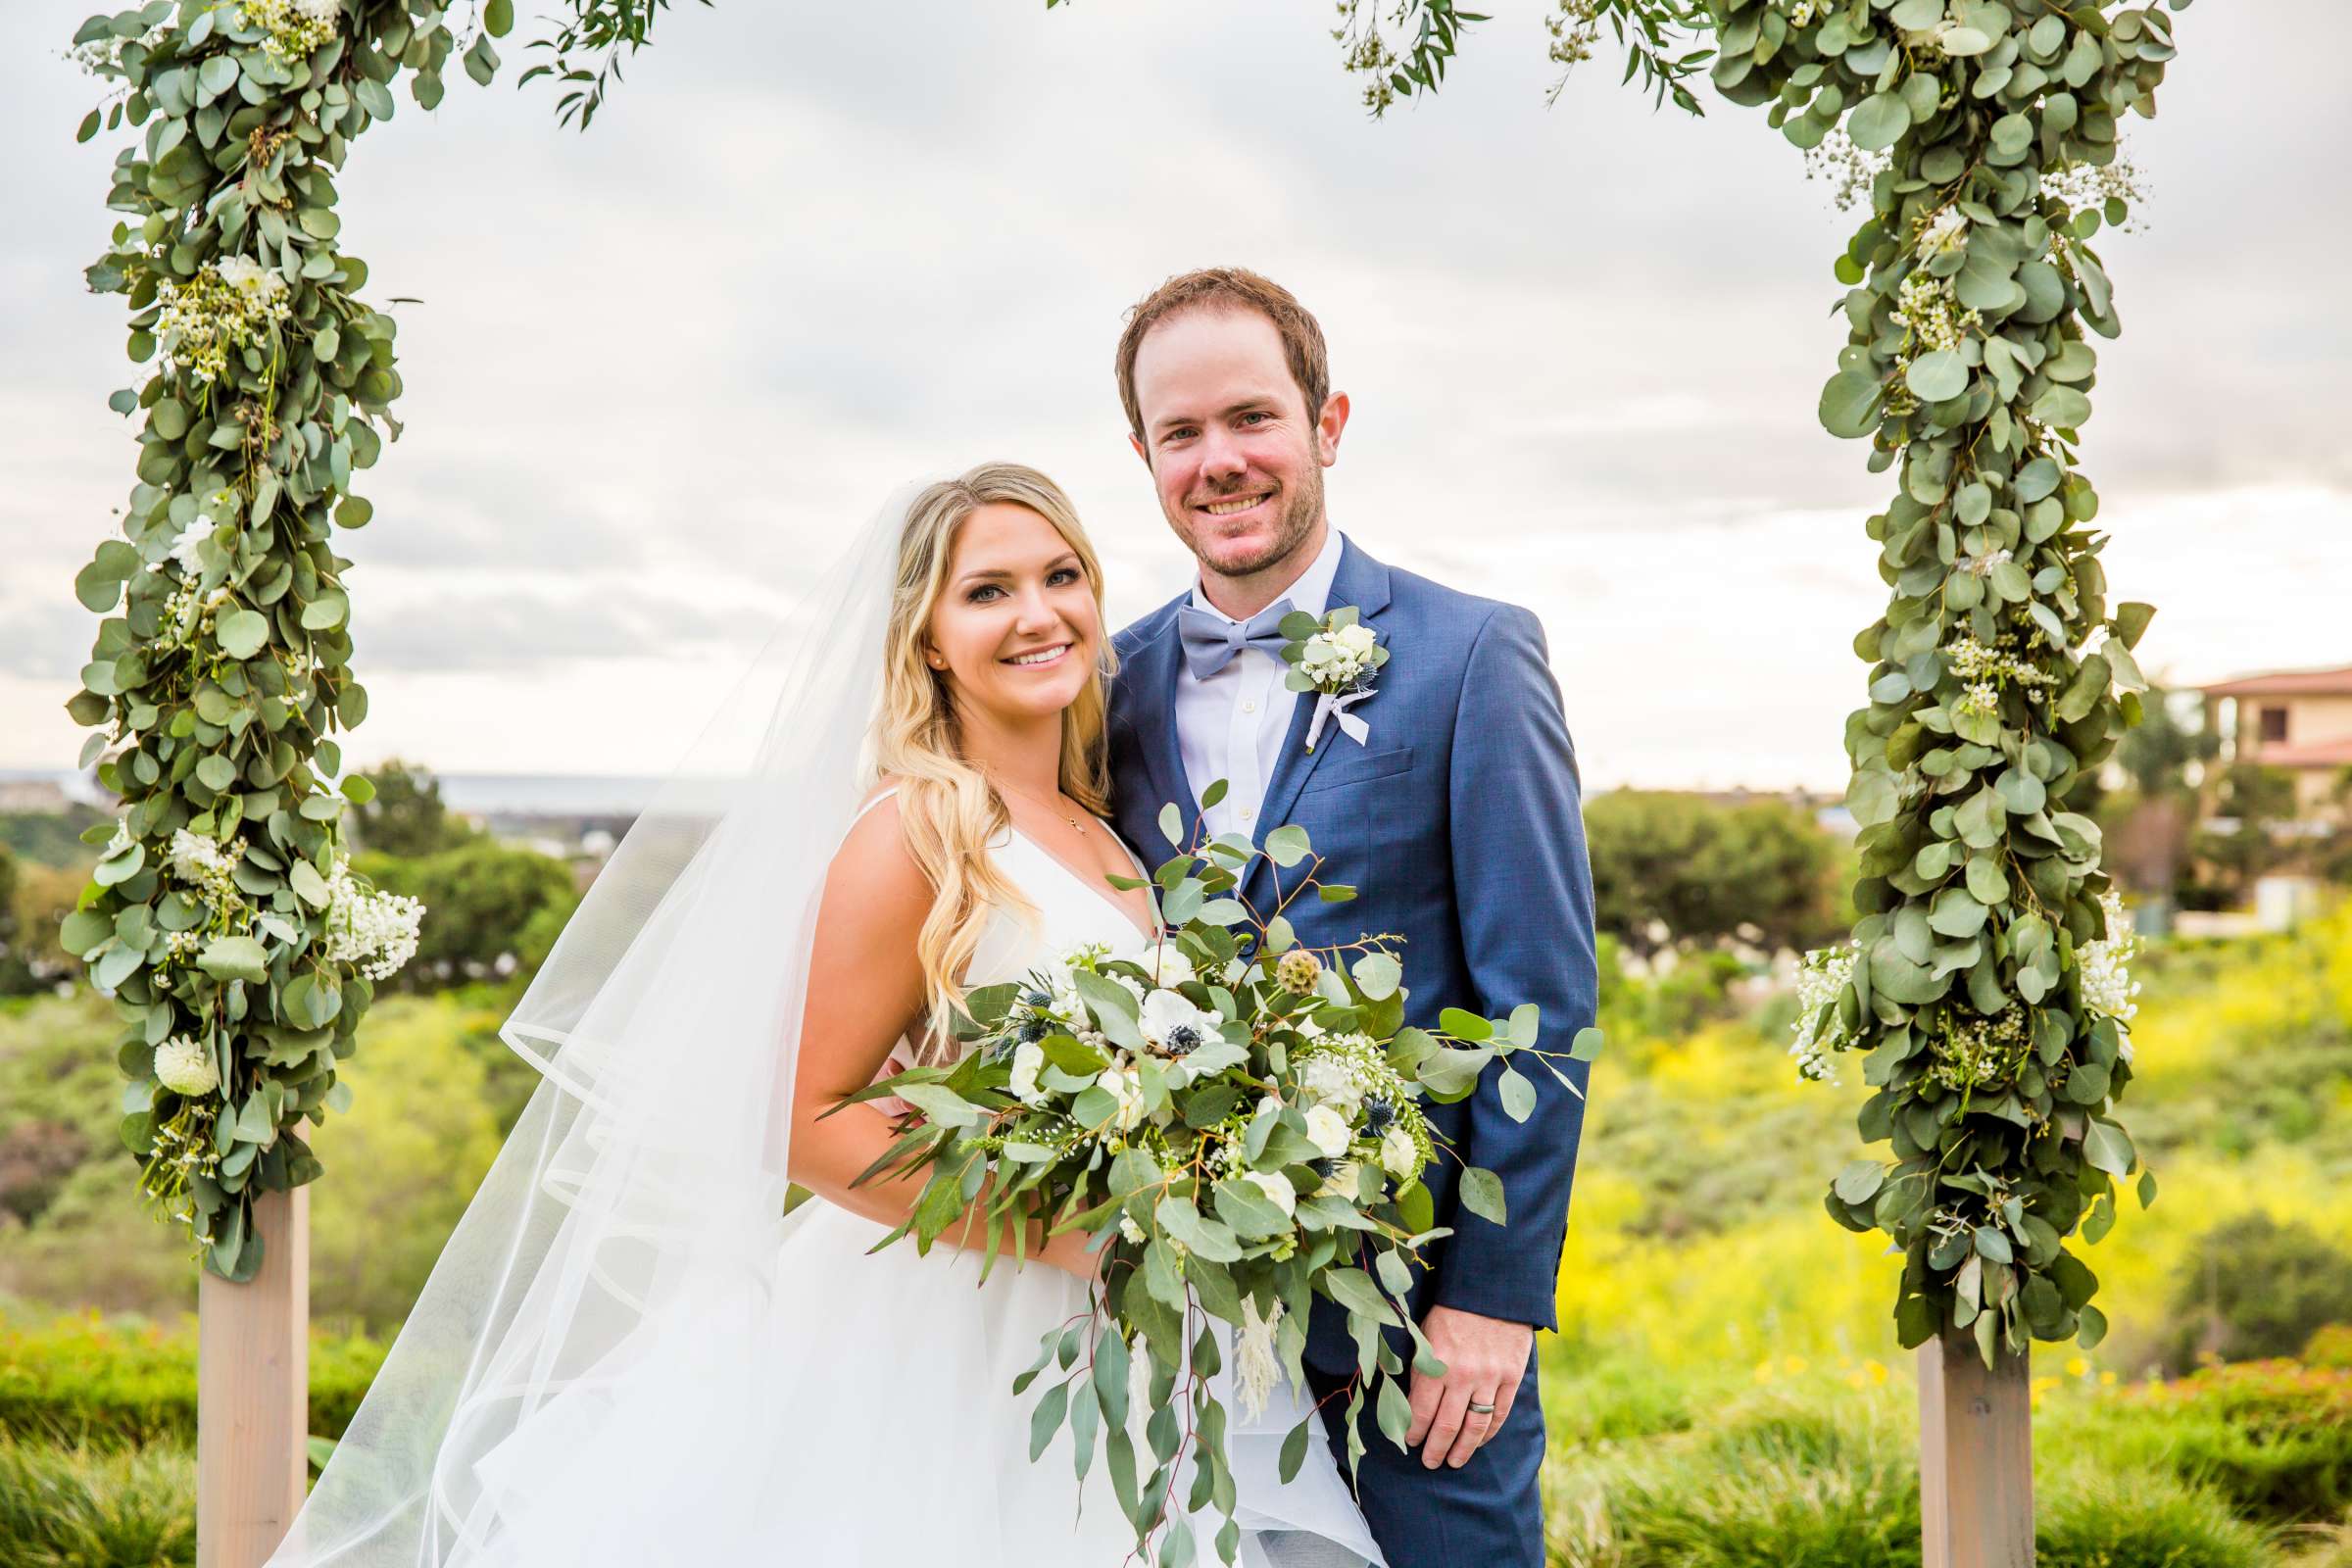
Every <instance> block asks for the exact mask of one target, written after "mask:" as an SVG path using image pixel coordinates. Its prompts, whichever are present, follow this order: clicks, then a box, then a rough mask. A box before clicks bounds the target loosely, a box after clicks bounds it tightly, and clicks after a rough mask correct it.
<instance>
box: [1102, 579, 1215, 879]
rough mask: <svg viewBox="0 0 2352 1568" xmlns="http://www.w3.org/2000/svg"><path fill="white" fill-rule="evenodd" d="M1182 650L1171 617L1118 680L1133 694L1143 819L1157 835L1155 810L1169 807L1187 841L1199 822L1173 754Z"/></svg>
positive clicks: (1171, 851)
mask: <svg viewBox="0 0 2352 1568" xmlns="http://www.w3.org/2000/svg"><path fill="white" fill-rule="evenodd" d="M1180 650H1181V644H1180V642H1179V640H1178V638H1177V636H1176V617H1175V616H1174V615H1170V616H1169V617H1168V623H1167V624H1166V625H1165V626H1163V627H1161V628H1160V632H1159V635H1158V636H1156V637H1154V638H1152V640H1151V641H1150V642H1148V643H1146V644H1144V645H1143V646H1142V647H1141V648H1139V649H1137V650H1136V651H1135V656H1134V657H1133V658H1132V659H1131V660H1129V662H1128V667H1127V668H1126V669H1123V670H1121V671H1120V679H1122V680H1124V681H1128V682H1131V683H1132V684H1131V687H1130V689H1131V690H1132V691H1133V692H1134V693H1135V699H1136V701H1135V731H1136V744H1137V747H1138V749H1139V750H1140V751H1141V752H1142V754H1143V759H1144V772H1145V774H1146V775H1147V776H1148V777H1149V778H1150V780H1151V783H1152V799H1151V801H1150V802H1149V803H1147V804H1148V806H1149V809H1148V810H1146V811H1145V812H1144V813H1143V815H1144V816H1145V817H1146V818H1148V819H1149V820H1150V821H1151V822H1152V824H1153V826H1152V831H1153V832H1154V833H1156V832H1158V831H1159V829H1158V825H1157V824H1158V820H1159V809H1160V808H1161V807H1162V806H1164V805H1166V804H1167V803H1169V802H1171V801H1173V802H1174V803H1175V804H1176V809H1178V810H1180V811H1182V812H1183V813H1184V817H1185V833H1186V835H1187V836H1188V837H1189V836H1190V835H1191V834H1192V833H1193V832H1194V831H1195V829H1196V828H1197V827H1198V825H1199V823H1200V820H1201V805H1200V802H1198V801H1196V800H1195V799H1194V798H1193V790H1192V785H1191V784H1190V782H1188V781H1187V780H1186V778H1185V776H1184V758H1183V756H1182V755H1181V754H1180V753H1179V752H1178V751H1177V748H1176V670H1177V658H1178V654H1179V652H1180ZM1183 848H1184V846H1182V845H1180V844H1171V845H1169V846H1168V850H1167V856H1172V855H1175V854H1177V853H1178V852H1180V851H1181V850H1182V849H1183ZM1138 852H1139V853H1141V847H1140V846H1139V847H1138ZM1167 856H1147V857H1145V863H1147V864H1149V865H1157V864H1158V863H1159V862H1160V861H1161V860H1163V859H1165V858H1167Z"/></svg>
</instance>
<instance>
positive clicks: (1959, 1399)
mask: <svg viewBox="0 0 2352 1568" xmlns="http://www.w3.org/2000/svg"><path fill="white" fill-rule="evenodd" d="M2031 1364H2032V1358H2031V1357H2030V1356H2028V1355H2016V1354H2012V1353H2010V1352H2009V1351H2007V1350H2002V1351H2000V1352H1999V1353H1998V1356H1997V1358H1996V1363H1995V1365H1994V1367H1993V1369H1992V1370H1991V1371H1989V1372H1988V1371H1986V1370H1985V1362H1984V1359H1983V1358H1982V1357H1981V1356H1980V1355H1979V1354H1978V1353H1977V1345H1976V1339H1975V1337H1974V1336H1973V1335H1969V1334H1963V1333H1955V1332H1953V1331H1951V1330H1948V1329H1947V1330H1946V1331H1944V1333H1943V1334H1941V1335H1940V1336H1938V1337H1937V1338H1936V1339H1933V1340H1930V1341H1929V1342H1928V1343H1927V1344H1925V1345H1923V1346H1921V1347H1920V1348H1919V1501H1920V1523H1921V1530H1922V1538H1923V1539H1922V1543H1921V1544H1922V1547H1923V1551H1924V1555H1923V1565H1922V1568H2032V1564H2033V1562H2034V1409H2033V1402H2032V1387H2031V1383H2030V1378H2029V1371H2030V1368H2031Z"/></svg>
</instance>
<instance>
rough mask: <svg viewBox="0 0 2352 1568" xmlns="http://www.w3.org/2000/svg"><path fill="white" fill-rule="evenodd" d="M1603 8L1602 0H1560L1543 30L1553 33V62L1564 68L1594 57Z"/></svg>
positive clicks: (1545, 19)
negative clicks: (1601, 8) (1594, 47)
mask: <svg viewBox="0 0 2352 1568" xmlns="http://www.w3.org/2000/svg"><path fill="white" fill-rule="evenodd" d="M1600 7H1601V0H1560V3H1559V6H1558V8H1557V9H1556V10H1554V11H1553V12H1552V14H1551V15H1550V16H1548V17H1546V18H1544V30H1545V31H1547V32H1549V33H1550V34H1551V49H1550V57H1551V63H1552V64H1553V65H1555V66H1558V67H1559V68H1560V69H1561V70H1563V71H1565V70H1567V69H1568V68H1569V67H1571V66H1574V65H1577V64H1579V63H1581V62H1583V61H1587V60H1590V59H1592V58H1593V45H1594V44H1596V43H1598V42H1600ZM1554 90H1555V91H1556V90H1557V89H1554Z"/></svg>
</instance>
